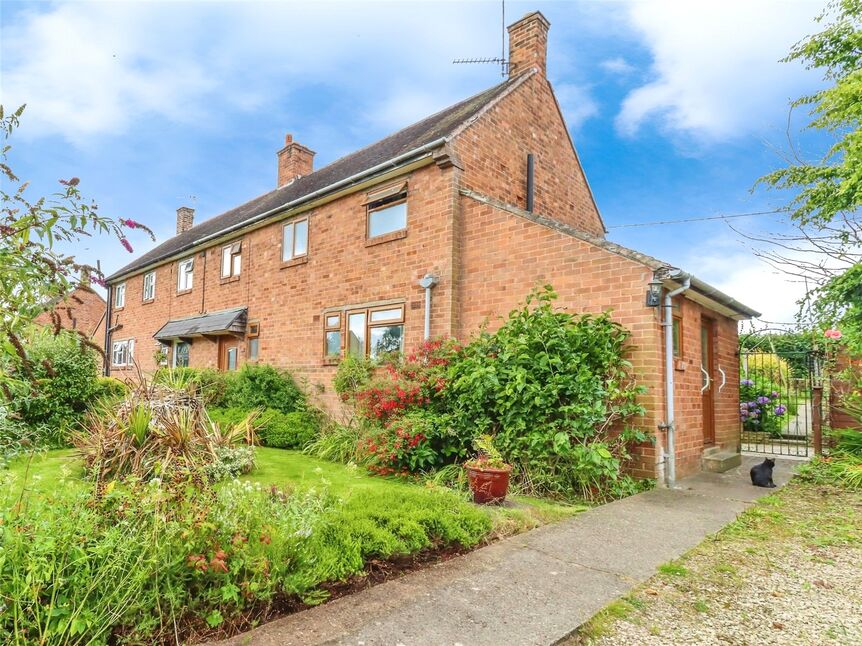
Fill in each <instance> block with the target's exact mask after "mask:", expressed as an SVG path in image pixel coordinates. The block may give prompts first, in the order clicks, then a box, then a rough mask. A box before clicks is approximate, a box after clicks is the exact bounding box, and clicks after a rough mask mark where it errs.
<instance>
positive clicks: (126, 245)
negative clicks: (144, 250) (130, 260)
mask: <svg viewBox="0 0 862 646" xmlns="http://www.w3.org/2000/svg"><path fill="white" fill-rule="evenodd" d="M120 244H121V245H123V246H124V247H125V248H126V251H128V252H129V253H133V252H134V249H132V245H131V244H129V241H128V240H126V239H125V238H120Z"/></svg>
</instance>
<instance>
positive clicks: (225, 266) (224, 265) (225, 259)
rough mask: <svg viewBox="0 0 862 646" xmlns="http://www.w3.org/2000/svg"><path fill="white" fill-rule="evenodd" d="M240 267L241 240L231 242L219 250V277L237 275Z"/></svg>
mask: <svg viewBox="0 0 862 646" xmlns="http://www.w3.org/2000/svg"><path fill="white" fill-rule="evenodd" d="M241 269H242V240H240V241H238V242H234V243H231V244H229V245H227V246H225V247H222V250H221V277H222V278H232V277H233V276H239V272H240V270H241Z"/></svg>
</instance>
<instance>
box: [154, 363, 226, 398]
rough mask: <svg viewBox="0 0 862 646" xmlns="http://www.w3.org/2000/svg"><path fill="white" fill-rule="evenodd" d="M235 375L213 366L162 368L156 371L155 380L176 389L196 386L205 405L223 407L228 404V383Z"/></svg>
mask: <svg viewBox="0 0 862 646" xmlns="http://www.w3.org/2000/svg"><path fill="white" fill-rule="evenodd" d="M234 376H235V373H232V372H221V371H220V370H215V369H213V368H161V369H159V370H158V371H156V373H155V375H154V376H153V381H154V382H155V383H157V384H163V385H166V386H169V387H170V388H173V389H175V390H185V389H187V388H188V387H189V386H194V388H195V390H196V391H197V394H198V396H199V397H201V399H202V400H203V403H204V405H205V406H207V407H209V406H217V407H223V406H226V405H227V404H226V403H225V398H226V396H227V391H228V384H229V382H230V381H231V380H232V379H233V378H234Z"/></svg>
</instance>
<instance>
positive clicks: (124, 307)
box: [111, 305, 126, 312]
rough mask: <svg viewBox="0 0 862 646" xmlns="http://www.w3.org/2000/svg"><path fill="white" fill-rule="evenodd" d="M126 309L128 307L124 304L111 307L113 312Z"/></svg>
mask: <svg viewBox="0 0 862 646" xmlns="http://www.w3.org/2000/svg"><path fill="white" fill-rule="evenodd" d="M124 309H126V306H125V305H123V306H122V307H117V306H116V305H114V307H112V308H111V312H122V311H123V310H124Z"/></svg>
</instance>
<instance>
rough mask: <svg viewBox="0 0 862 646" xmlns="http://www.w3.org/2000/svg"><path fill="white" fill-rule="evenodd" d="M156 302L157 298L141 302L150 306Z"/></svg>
mask: <svg viewBox="0 0 862 646" xmlns="http://www.w3.org/2000/svg"><path fill="white" fill-rule="evenodd" d="M155 302H156V299H155V298H148V299H147V300H145V301H141V305H149V304H150V303H155Z"/></svg>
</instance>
